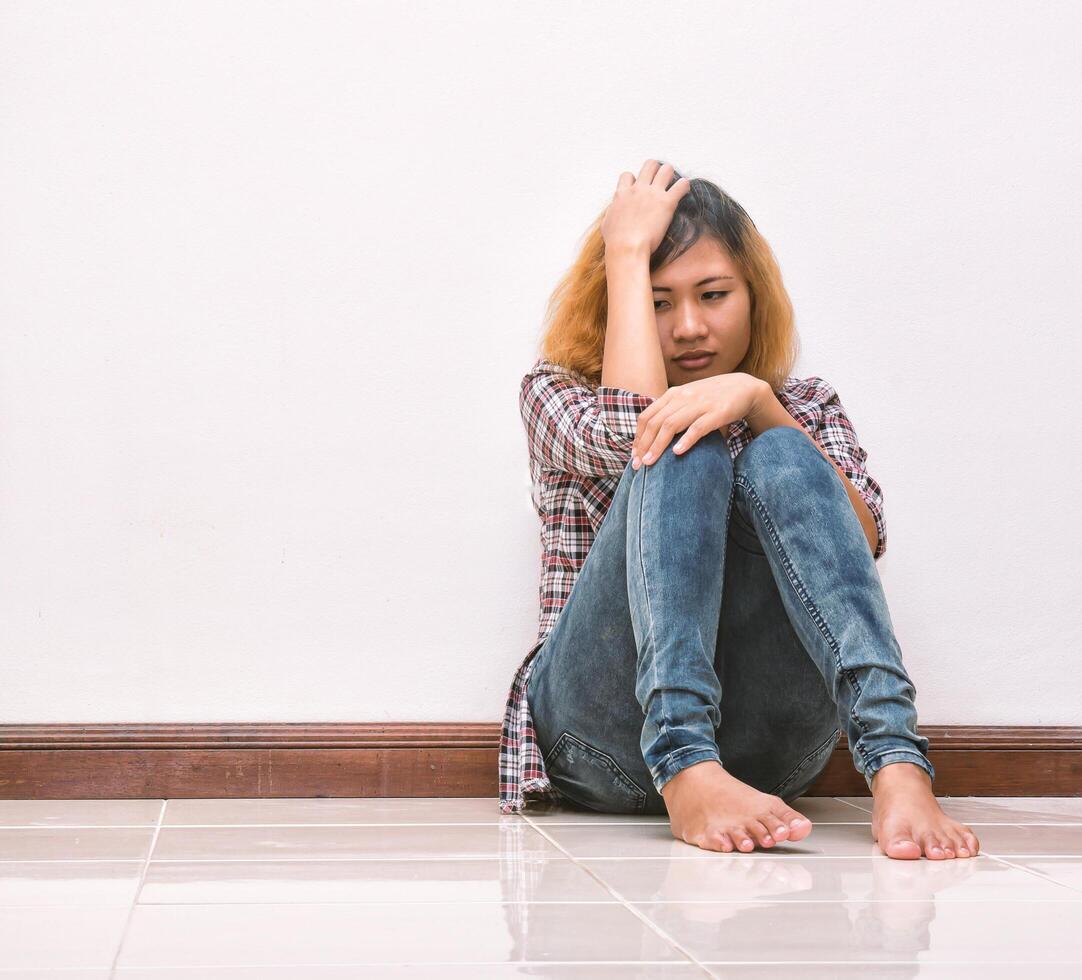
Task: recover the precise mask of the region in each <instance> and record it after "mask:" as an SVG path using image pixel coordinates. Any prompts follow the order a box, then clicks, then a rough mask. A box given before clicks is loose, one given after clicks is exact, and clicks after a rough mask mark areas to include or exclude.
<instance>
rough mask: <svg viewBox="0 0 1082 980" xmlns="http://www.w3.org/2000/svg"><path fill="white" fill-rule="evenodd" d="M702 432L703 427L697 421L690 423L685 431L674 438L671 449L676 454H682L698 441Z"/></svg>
mask: <svg viewBox="0 0 1082 980" xmlns="http://www.w3.org/2000/svg"><path fill="white" fill-rule="evenodd" d="M702 434H703V427H702V426H701V425H699V423H698V422H692V423H691V425H689V426H688V428H687V432H685V433H684V434H683V435H682V436H681V437H680V438H679V439H677V440H676V442H675V444H674V445H673V447H672V451H673V452H674V453H676V455H677V456H682V455H683V454H684V453H686V452H687V451H688V450H689V449H690V448H691V447H692V446H694V445H695V443H697V442H698V441H699V439H700V438H701V437H702Z"/></svg>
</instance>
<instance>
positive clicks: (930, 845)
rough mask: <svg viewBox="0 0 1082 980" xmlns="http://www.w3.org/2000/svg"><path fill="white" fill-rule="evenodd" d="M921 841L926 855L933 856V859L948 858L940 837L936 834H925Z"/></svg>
mask: <svg viewBox="0 0 1082 980" xmlns="http://www.w3.org/2000/svg"><path fill="white" fill-rule="evenodd" d="M921 843H922V844H923V847H924V854H925V856H926V857H929V858H931V859H932V860H933V861H942V860H944V859H945V858H946V854H944V853H943V848H942V846H941V845H940V843H939V838H938V837H936V835H935V834H933V833H927V834H925V835H924V838H923V840H922V841H921Z"/></svg>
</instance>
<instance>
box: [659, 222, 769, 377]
mask: <svg viewBox="0 0 1082 980" xmlns="http://www.w3.org/2000/svg"><path fill="white" fill-rule="evenodd" d="M707 280H709V281H707ZM651 283H652V285H653V287H654V317H655V319H656V320H657V332H658V337H659V339H660V340H661V355H662V358H663V359H664V361H665V373H666V374H667V375H668V380H669V387H670V388H671V387H672V386H673V385H682V384H687V383H688V382H689V381H697V380H699V379H700V378H708V377H710V376H711V375H716V374H729V373H730V372H732V371H734V370H735V369H736V367H737V365H739V364H740V362H741V361H742V360H743V359H744V356H745V355H746V354H747V352H748V347H749V345H750V344H751V295H750V294H749V293H748V286H747V283H746V282H745V281H744V279H743V277H742V276H741V275H740V271H739V270H738V269H737V267H736V265H735V264H734V263H733V261H732V259H730V258H729V256H728V253H727V252H726V251H725V250H724V249H723V248H722V247H721V246H720V245H719V244H718V243H717V242H716V241H714V240H713V239H712V238H706V237H703V238H700V239H699V240H698V241H697V242H696V243H695V244H694V245H693V246H692V247H691V248H689V249H688V250H687V251H686V252H684V254H683V255H681V256H680V257H679V258H678V259H676V260H675V261H672V262H669V263H668V264H667V265H664V266H662V267H661V268H660V269H658V270H657V271H656V272H655V273H654V274H653V276H651ZM695 350H701V351H709V352H710V353H711V354H712V355H713V356H712V357H709V358H707V359H706V361H705V362H698V361H696V362H692V363H691V364H687V363H685V362H683V361H679V360H677V357H679V356H680V355H681V354H686V353H689V352H691V351H695Z"/></svg>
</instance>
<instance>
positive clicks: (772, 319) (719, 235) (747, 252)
mask: <svg viewBox="0 0 1082 980" xmlns="http://www.w3.org/2000/svg"><path fill="white" fill-rule="evenodd" d="M679 179H680V174H679V173H677V172H674V173H673V180H674V181H676V180H679ZM603 217H604V211H602V213H601V214H599V215H598V217H597V219H596V220H595V221H594V223H593V225H591V226H590V228H589V230H588V231H587V232H586V236H585V241H584V244H583V246H582V248H581V250H580V251H579V255H578V258H577V259H575V261H574V263H573V264H572V266H571V268H570V269H569V270H568V271H567V274H566V275H565V276H564V277H563V279H561V280H560V282H559V283H558V284H557V286H556V288H555V289H554V290H553V292H552V294H551V296H550V297H549V300H548V304H547V306H546V311H545V326H544V329H543V336H542V339H541V345H540V354H541V356H542V357H544V358H545V359H546V360H549V361H552V362H553V363H554V364H559V365H561V366H562V367H565V368H568V369H570V370H573V371H577V372H578V373H579V374H582V375H585V376H586V378H587V379H589V380H590V381H591V382H593V384H594V385H598V384H600V382H601V363H602V357H603V355H604V351H605V324H606V322H607V320H608V283H607V280H606V277H605V240H604V238H602V236H601V221H602V218H603ZM703 235H706V236H707V237H708V238H712V239H713V240H714V241H716V242H717V243H718V244H719V245H720V246H721V247H722V248H723V249H724V250H725V251H726V252H727V253H728V255H729V257H730V258H731V259H732V261H733V262H734V263H735V264H736V266H737V267H738V268H739V269H740V272H741V274H742V275H743V276H744V279H745V281H746V282H747V285H748V292H749V294H750V298H751V341H750V343H749V345H748V352H747V354H746V355H745V357H744V359H743V360H742V361H741V362H740V364H738V365H737V366H736V368H735V369H734V370H735V371H742V372H745V373H747V374H750V375H753V376H754V377H756V378H760V379H761V380H763V381H766V382H768V383H769V384H770V387H771V389H773V390H774V391H780V390H781V389H782V387H784V385H785V381H786V378H787V377H788V376H789V374H790V372H791V371H792V369H793V364H794V363H795V361H796V359H797V356H798V354H799V351H800V341H799V337H798V336H797V332H796V327H795V323H794V318H793V304H792V301H791V300H790V299H789V294H788V293H787V292H786V290H785V286H784V284H783V283H782V278H781V269H780V267H779V266H778V262H777V259H776V258H775V257H774V253H773V251H772V250H771V248H770V245H769V244H768V243H767V241H766V239H765V238H763V236H762V235H760V234H759V231H758V229H757V228H756V227H755V223H754V222H753V221H752V220H751V218H750V217H749V216H748V213H747V212H746V211H745V210H744V209H743V208H742V207H741V206H740V205H739V204H738V203H737V202H736V201H734V200H733V199H732V198H731V197H729V195H728V194H726V193H725V192H724V191H723V190H722V189H721V188H720V187H718V186H717V185H716V184H713V183H711V182H710V181H708V180H704V179H702V178H699V177H696V178H693V179H692V180H691V190H689V191H688V192H687V193H686V194H685V195H684V196H683V197H682V198H681V199H680V202H679V203H678V204H677V206H676V211H675V213H674V214H673V220H672V222H671V223H670V225H669V228H668V231H667V232H666V234H665V238H664V239H663V240H662V242H661V244H660V245H659V246H658V248H657V250H656V251H655V252H654V253H653V254H652V255H651V256H650V272H651V273H653V272H655V271H656V270H657V269H659V268H661V267H662V266H663V265H665V264H666V263H667V262H670V261H672V260H674V259H676V258H678V257H679V256H680V255H682V254H683V253H684V252H686V251H687V250H688V249H689V248H691V246H692V245H694V244H695V242H696V241H698V239H699V238H700V237H701V236H703Z"/></svg>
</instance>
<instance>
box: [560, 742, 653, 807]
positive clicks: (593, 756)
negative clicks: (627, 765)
mask: <svg viewBox="0 0 1082 980" xmlns="http://www.w3.org/2000/svg"><path fill="white" fill-rule="evenodd" d="M544 765H545V772H546V774H547V775H548V777H549V779H550V781H551V782H552V784H553V785H554V786H555V787H556V788H557V789H558V790H559V791H560V792H561V793H563V794H564V796H566V797H567V798H568V799H570V800H571V802H572V803H577V804H579V805H580V806H583V807H585V808H586V809H588V810H597V811H598V812H599V813H642V812H643V811H644V810H645V809H646V791H645V790H644V789H642V788H641V787H640V786H639V785H638V784H637V783H636V782H635V780H633V779H632V778H631V777H630V776H629V775H628V774H627V773H626V772H624V770H623V769H621V768H620V766H619V764H618V763H617V762H616V760H615V759H614V758H613V757H612V756H611V755H609V754H608V753H607V752H602V751H601V749H599V748H597V747H596V746H593V745H590V744H588V743H587V742H585V741H583V740H582V739H581V738H579V737H578V736H577V735H573V734H572V733H571V732H568V731H565V732H564V733H563V734H562V735H561V736H560V737H559V738H558V739H557V740H556V744H555V745H553V747H552V748H551V750H549V752H548V753H546V755H545V757H544Z"/></svg>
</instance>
